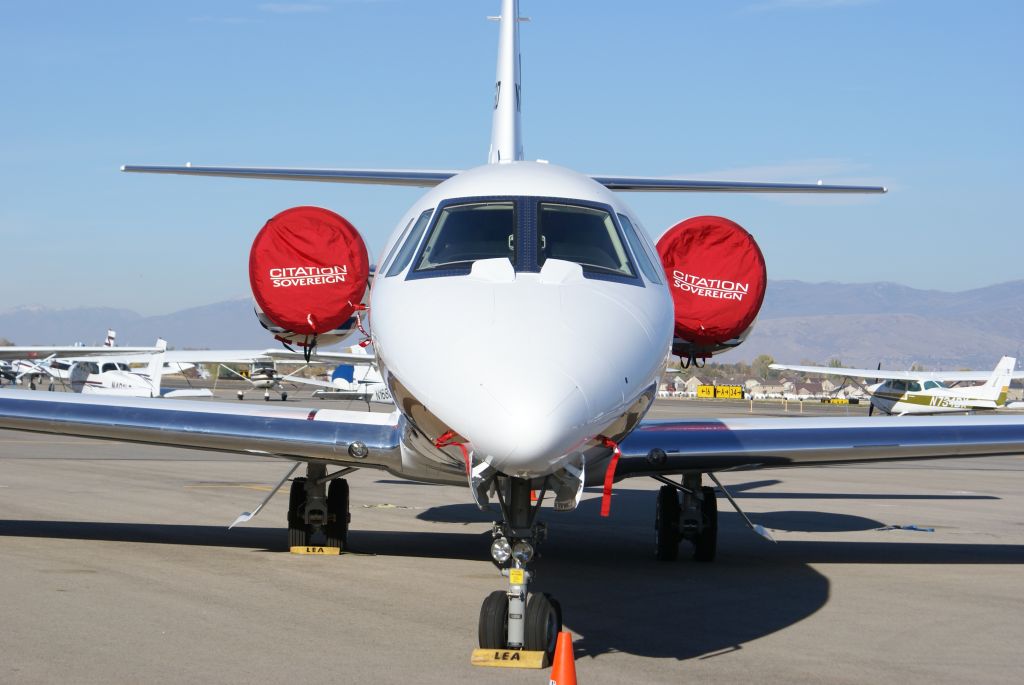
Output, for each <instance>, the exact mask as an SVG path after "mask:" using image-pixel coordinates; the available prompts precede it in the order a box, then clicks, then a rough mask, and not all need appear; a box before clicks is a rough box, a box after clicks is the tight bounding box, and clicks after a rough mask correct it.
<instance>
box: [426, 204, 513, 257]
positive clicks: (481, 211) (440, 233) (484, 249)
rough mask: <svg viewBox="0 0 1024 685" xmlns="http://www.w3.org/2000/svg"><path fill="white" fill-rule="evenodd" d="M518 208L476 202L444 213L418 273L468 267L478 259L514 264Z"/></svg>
mask: <svg viewBox="0 0 1024 685" xmlns="http://www.w3.org/2000/svg"><path fill="white" fill-rule="evenodd" d="M515 233H516V219H515V204H514V203H513V202H475V203H471V204H460V205H449V206H448V207H445V208H444V209H443V210H441V213H440V215H439V216H438V218H437V221H436V222H435V224H434V229H433V231H432V232H431V233H430V236H429V237H428V238H427V243H426V245H425V246H424V248H423V254H422V255H421V256H420V261H419V263H418V264H417V265H416V271H430V270H434V269H444V268H449V267H467V266H469V265H471V264H472V263H473V262H475V261H477V260H479V259H494V258H495V257H507V258H508V259H509V260H510V261H512V262H513V263H515Z"/></svg>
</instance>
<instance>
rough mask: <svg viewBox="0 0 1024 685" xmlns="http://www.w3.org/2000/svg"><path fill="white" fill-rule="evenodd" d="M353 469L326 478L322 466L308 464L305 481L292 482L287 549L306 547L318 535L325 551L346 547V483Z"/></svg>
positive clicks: (347, 512)
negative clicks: (345, 477)
mask: <svg viewBox="0 0 1024 685" xmlns="http://www.w3.org/2000/svg"><path fill="white" fill-rule="evenodd" d="M354 470H355V469H342V470H341V471H338V472H337V473H332V474H330V475H328V474H327V466H325V465H324V464H308V465H307V466H306V477H305V478H296V479H294V480H293V481H292V487H291V491H290V492H289V494H288V546H289V547H307V546H309V544H310V541H311V539H312V538H313V535H314V534H315V533H316V532H317V531H323V533H324V535H325V536H326V537H327V542H326V544H325V545H324V546H325V547H338V548H339V549H341V550H344V549H345V548H346V547H347V546H348V524H349V521H351V519H352V515H351V514H350V513H349V507H348V481H347V480H345V479H344V478H342V476H345V475H347V474H349V473H351V472H352V471H354Z"/></svg>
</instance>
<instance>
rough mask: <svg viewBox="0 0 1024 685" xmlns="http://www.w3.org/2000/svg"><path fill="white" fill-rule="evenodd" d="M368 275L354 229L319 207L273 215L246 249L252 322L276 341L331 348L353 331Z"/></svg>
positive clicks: (367, 264)
mask: <svg viewBox="0 0 1024 685" xmlns="http://www.w3.org/2000/svg"><path fill="white" fill-rule="evenodd" d="M369 277H370V260H369V257H368V255H367V252H366V245H365V244H364V243H363V239H362V237H361V236H360V235H359V231H357V230H356V229H355V227H354V226H352V224H350V223H349V222H348V221H346V220H345V218H344V217H342V216H339V215H338V214H335V213H334V212H332V211H330V210H327V209H323V208H321V207H292V208H291V209H286V210H284V211H283V212H281V213H280V214H277V215H276V216H274V217H273V218H271V219H270V220H269V221H268V222H267V223H266V225H264V226H263V228H262V229H261V230H260V232H259V233H258V234H257V235H256V238H255V240H253V243H252V248H251V250H250V251H249V284H250V286H251V287H252V294H253V298H255V300H256V316H257V318H259V320H260V323H261V324H262V325H263V327H264V328H266V329H267V330H269V331H270V332H271V333H273V334H274V337H275V338H277V339H278V340H281V341H282V342H286V343H292V344H296V345H300V346H303V347H313V346H315V345H316V344H318V343H319V344H330V343H332V342H336V341H338V340H340V339H341V338H343V337H346V336H348V335H349V334H350V333H351V332H352V330H353V329H354V327H355V317H354V316H353V314H354V313H355V311H356V310H357V309H360V308H362V305H363V304H364V301H365V299H366V297H367V284H368V282H369Z"/></svg>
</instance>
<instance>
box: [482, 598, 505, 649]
mask: <svg viewBox="0 0 1024 685" xmlns="http://www.w3.org/2000/svg"><path fill="white" fill-rule="evenodd" d="M507 636H508V594H506V593H505V592H503V591H501V590H495V591H494V592H492V593H491V594H489V595H487V599H485V600H484V603H483V604H482V605H481V606H480V627H479V630H478V639H479V642H480V648H481V649H505V648H506V647H507V643H506V640H507V639H508V638H507Z"/></svg>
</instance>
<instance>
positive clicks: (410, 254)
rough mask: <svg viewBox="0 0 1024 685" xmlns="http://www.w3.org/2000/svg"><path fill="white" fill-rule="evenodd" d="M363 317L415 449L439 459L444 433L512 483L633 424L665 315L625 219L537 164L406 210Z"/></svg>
mask: <svg viewBox="0 0 1024 685" xmlns="http://www.w3.org/2000/svg"><path fill="white" fill-rule="evenodd" d="M371 317H372V331H373V338H374V347H375V349H376V352H377V355H378V360H379V362H380V365H381V368H382V371H383V373H384V377H385V380H386V382H387V384H388V387H389V389H390V391H391V394H392V395H393V396H394V399H395V403H396V405H397V407H398V409H399V411H401V412H402V413H403V414H404V415H405V417H406V419H407V420H408V421H409V423H410V424H411V425H412V426H413V427H414V429H415V431H416V432H418V433H419V434H420V437H421V438H422V439H421V440H420V441H419V442H418V443H417V450H418V452H419V453H420V455H421V456H423V457H425V458H428V459H431V458H433V459H440V460H444V459H450V457H448V456H446V454H445V453H437V454H434V453H432V450H431V449H430V443H431V442H432V441H435V440H436V439H437V438H438V437H440V436H441V435H442V434H444V433H445V432H447V431H451V432H452V433H453V434H454V436H455V439H459V440H462V441H465V443H466V444H467V446H468V447H469V448H470V449H471V450H472V454H473V459H474V461H475V462H486V463H487V464H489V465H490V466H491V467H493V468H495V469H497V470H499V471H500V472H502V473H506V474H509V475H515V476H520V477H539V476H544V475H548V474H550V473H553V472H554V471H556V470H557V469H559V468H560V467H561V466H562V465H563V464H564V463H565V462H566V461H567V460H569V459H574V458H578V457H579V455H583V454H585V453H586V452H587V450H593V449H594V448H595V447H596V446H600V444H601V441H602V440H603V439H604V438H608V439H611V440H619V439H621V438H622V437H623V436H624V435H626V434H627V433H628V432H629V431H630V430H632V428H633V427H635V425H636V423H637V422H638V421H639V420H640V419H641V418H642V416H643V414H644V413H645V412H646V411H647V409H648V407H649V405H650V402H651V400H652V399H653V397H654V394H655V390H656V388H657V382H658V378H659V375H660V372H661V368H662V363H663V360H664V358H665V354H666V352H667V350H668V349H669V345H670V343H671V337H672V321H673V317H672V301H671V299H670V297H669V294H668V290H667V287H666V285H665V283H664V275H663V273H661V266H660V262H659V261H658V258H657V255H656V253H655V250H654V246H653V243H652V242H651V240H650V239H649V238H648V237H647V236H646V235H645V233H644V232H643V230H642V229H641V228H640V226H639V222H638V221H637V220H636V218H635V215H634V214H633V213H632V211H631V210H629V208H628V207H626V205H625V204H624V203H623V202H622V201H621V199H619V198H618V197H616V196H615V195H614V194H613V193H612V192H610V191H608V190H607V189H606V188H604V187H603V186H601V185H599V184H597V183H595V182H594V181H592V180H591V179H590V178H588V177H586V176H582V175H580V174H577V173H575V172H572V171H569V170H567V169H564V168H561V167H557V166H553V165H548V164H544V163H536V162H512V163H502V164H490V165H487V166H483V167H478V168H476V169H472V170H470V171H467V172H464V173H461V174H459V175H457V176H455V177H453V178H452V179H450V180H448V181H445V182H444V183H442V184H440V185H438V186H437V187H436V188H434V189H433V190H431V191H430V192H428V193H427V194H426V195H425V196H424V197H423V198H422V199H420V200H419V201H418V202H417V203H416V204H415V205H413V206H412V207H411V208H410V209H409V211H408V212H406V214H405V215H404V217H403V218H402V220H401V222H400V223H399V225H398V227H397V229H396V231H395V233H394V235H393V236H392V237H391V239H390V240H389V241H388V244H387V246H386V247H385V249H384V252H383V254H382V256H381V258H380V259H379V260H378V270H377V275H376V277H375V279H374V284H373V289H372V297H371ZM410 332H412V333H410ZM592 453H594V452H592ZM599 453H600V456H601V457H605V456H607V452H606V451H600V452H599Z"/></svg>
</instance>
